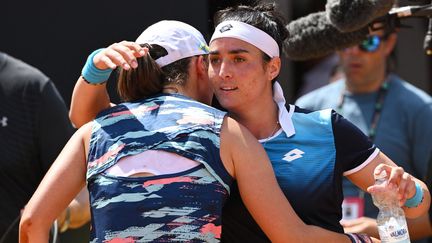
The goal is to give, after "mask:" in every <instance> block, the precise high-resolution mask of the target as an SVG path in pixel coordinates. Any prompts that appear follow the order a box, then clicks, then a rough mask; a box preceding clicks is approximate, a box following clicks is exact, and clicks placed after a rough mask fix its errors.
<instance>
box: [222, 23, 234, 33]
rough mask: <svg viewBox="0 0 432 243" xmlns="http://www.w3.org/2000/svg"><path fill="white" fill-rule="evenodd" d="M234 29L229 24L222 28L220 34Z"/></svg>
mask: <svg viewBox="0 0 432 243" xmlns="http://www.w3.org/2000/svg"><path fill="white" fill-rule="evenodd" d="M232 28H233V26H232V25H231V24H227V25H224V26H222V28H220V30H219V31H220V32H221V33H223V32H225V31H228V30H230V29H232Z"/></svg>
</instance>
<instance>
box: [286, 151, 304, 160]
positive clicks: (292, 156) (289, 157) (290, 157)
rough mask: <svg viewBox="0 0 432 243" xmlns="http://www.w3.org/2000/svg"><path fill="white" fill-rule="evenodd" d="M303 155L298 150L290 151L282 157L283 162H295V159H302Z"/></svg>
mask: <svg viewBox="0 0 432 243" xmlns="http://www.w3.org/2000/svg"><path fill="white" fill-rule="evenodd" d="M304 153H305V152H303V151H301V150H300V149H293V150H291V151H289V152H288V153H286V154H285V156H284V157H283V160H285V161H288V162H291V161H293V160H296V159H299V158H301V157H303V154H304Z"/></svg>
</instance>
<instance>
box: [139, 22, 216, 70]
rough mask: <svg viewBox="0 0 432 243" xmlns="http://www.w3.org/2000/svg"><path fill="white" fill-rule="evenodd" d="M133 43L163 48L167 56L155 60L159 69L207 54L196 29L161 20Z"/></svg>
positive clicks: (180, 23) (206, 48)
mask: <svg viewBox="0 0 432 243" xmlns="http://www.w3.org/2000/svg"><path fill="white" fill-rule="evenodd" d="M135 42H136V43H138V44H144V43H148V44H156V45H160V46H162V47H163V48H165V49H166V50H167V51H168V55H166V56H163V57H160V58H158V59H157V60H156V63H157V64H158V65H159V66H160V67H163V66H166V65H168V64H170V63H173V62H175V61H178V60H180V59H183V58H186V57H191V56H197V55H204V54H208V52H209V48H208V46H207V43H206V41H205V39H204V37H203V35H202V34H201V33H200V32H199V31H198V30H197V29H195V28H194V27H192V26H190V25H188V24H186V23H183V22H180V21H175V20H162V21H159V22H157V23H155V24H153V25H151V26H149V27H148V28H147V29H145V30H144V32H142V33H141V35H140V36H139V37H138V38H137V39H136V41H135Z"/></svg>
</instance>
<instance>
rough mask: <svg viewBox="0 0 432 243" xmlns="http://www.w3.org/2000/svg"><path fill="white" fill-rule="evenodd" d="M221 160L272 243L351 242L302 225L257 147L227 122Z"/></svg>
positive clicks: (244, 132)
mask: <svg viewBox="0 0 432 243" xmlns="http://www.w3.org/2000/svg"><path fill="white" fill-rule="evenodd" d="M221 156H222V160H223V161H224V164H225V167H226V168H227V170H228V172H230V173H231V174H232V175H233V176H234V177H235V178H236V179H237V183H238V187H239V190H240V194H241V197H242V199H243V201H244V203H245V205H246V207H247V208H248V210H249V212H250V213H251V215H252V216H253V217H254V219H255V220H256V221H257V223H258V224H259V226H260V227H261V228H262V229H263V231H264V232H265V233H266V235H267V236H268V237H269V238H270V240H271V241H272V242H351V241H350V240H349V238H348V237H347V236H346V235H344V234H339V233H335V232H331V231H328V230H324V229H322V228H319V227H316V226H312V225H306V224H305V223H303V221H302V220H301V219H300V218H299V217H298V216H297V214H296V213H295V212H294V210H293V208H292V207H291V205H290V204H289V202H288V200H287V199H286V197H285V196H284V194H283V193H282V191H281V189H280V187H279V185H278V183H277V181H276V178H275V175H274V172H273V169H272V167H271V164H270V161H269V159H268V157H267V154H266V153H265V151H264V149H263V147H262V146H261V144H259V143H258V141H257V140H256V138H255V137H253V135H252V134H251V133H250V132H249V131H248V130H247V129H246V128H245V127H243V126H241V125H240V124H239V123H237V122H236V121H234V120H232V119H230V118H226V119H225V121H224V124H223V127H222V132H221Z"/></svg>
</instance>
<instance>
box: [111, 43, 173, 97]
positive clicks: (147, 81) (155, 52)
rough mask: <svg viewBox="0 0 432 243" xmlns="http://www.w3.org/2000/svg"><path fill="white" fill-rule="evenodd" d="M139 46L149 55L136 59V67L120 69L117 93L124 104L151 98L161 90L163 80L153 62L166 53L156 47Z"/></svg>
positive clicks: (160, 70)
mask: <svg viewBox="0 0 432 243" xmlns="http://www.w3.org/2000/svg"><path fill="white" fill-rule="evenodd" d="M141 46H143V47H147V48H149V54H148V55H145V56H143V57H141V58H137V61H138V67H137V68H135V69H130V70H124V69H122V68H120V73H119V79H118V82H117V92H118V94H119V96H120V98H121V99H122V100H123V101H126V102H128V101H135V100H138V99H143V98H147V97H150V96H153V95H155V94H158V93H160V92H161V91H162V89H163V85H164V79H165V78H164V75H163V72H162V69H161V68H160V67H159V66H158V65H157V63H156V62H155V60H156V59H157V58H159V57H162V56H165V55H167V54H168V52H167V51H166V50H165V49H164V48H163V47H161V46H158V45H149V44H143V45H141Z"/></svg>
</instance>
